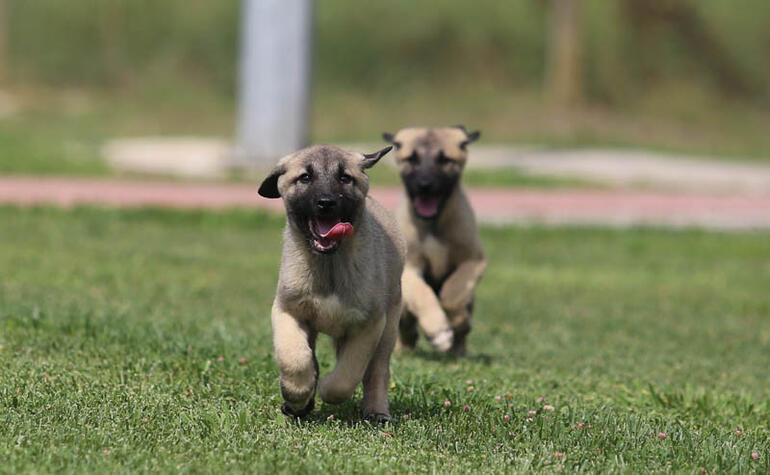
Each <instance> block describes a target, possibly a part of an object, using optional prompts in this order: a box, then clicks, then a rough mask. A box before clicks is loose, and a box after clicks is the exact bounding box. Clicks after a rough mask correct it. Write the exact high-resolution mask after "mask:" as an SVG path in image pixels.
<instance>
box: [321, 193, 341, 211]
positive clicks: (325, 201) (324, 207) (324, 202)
mask: <svg viewBox="0 0 770 475" xmlns="http://www.w3.org/2000/svg"><path fill="white" fill-rule="evenodd" d="M316 205H317V206H318V209H319V210H321V211H329V210H332V209H334V208H335V207H336V206H337V200H335V199H334V198H331V197H329V196H322V197H321V198H318V200H316Z"/></svg>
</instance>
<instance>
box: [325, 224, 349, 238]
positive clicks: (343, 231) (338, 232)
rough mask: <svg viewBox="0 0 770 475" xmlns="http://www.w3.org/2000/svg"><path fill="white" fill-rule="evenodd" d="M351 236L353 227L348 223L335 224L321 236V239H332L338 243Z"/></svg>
mask: <svg viewBox="0 0 770 475" xmlns="http://www.w3.org/2000/svg"><path fill="white" fill-rule="evenodd" d="M352 235H353V225H352V224H350V223H337V224H335V225H334V227H333V228H331V229H330V230H329V231H328V232H327V233H326V234H321V237H322V238H325V239H334V240H335V241H339V240H340V239H342V238H346V237H350V236H352Z"/></svg>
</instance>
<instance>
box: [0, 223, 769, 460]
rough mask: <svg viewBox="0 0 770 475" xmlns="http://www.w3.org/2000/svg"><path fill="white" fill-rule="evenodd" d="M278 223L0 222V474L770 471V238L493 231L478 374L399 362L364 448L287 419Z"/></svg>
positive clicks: (334, 422) (418, 355) (425, 361)
mask: <svg viewBox="0 0 770 475" xmlns="http://www.w3.org/2000/svg"><path fill="white" fill-rule="evenodd" d="M282 221H283V220H282V219H281V218H276V217H271V216H267V215H263V214H254V213H251V212H246V211H232V212H227V213H208V212H172V211H160V210H139V211H112V210H100V209H76V210H74V211H61V210H54V209H45V208H42V209H16V208H0V222H2V223H3V225H2V226H0V269H3V272H2V273H1V274H0V459H1V460H3V469H4V470H6V471H9V472H22V471H25V472H48V471H65V472H103V471H110V472H113V471H126V470H129V471H134V470H142V471H149V470H160V471H163V472H167V471H191V472H222V471H233V470H237V471H252V472H253V471H259V472H274V471H276V472H291V473H308V472H319V471H322V472H372V471H374V472H379V473H385V472H388V473H392V472H407V471H408V472H471V471H472V472H479V471H481V472H490V473H499V472H514V471H515V472H524V471H549V472H550V471H556V470H561V469H562V468H563V469H565V470H568V471H591V472H596V471H629V472H635V473H636V472H645V473H646V472H658V471H666V472H697V471H699V468H700V467H706V468H707V469H708V471H709V472H711V473H721V472H728V471H729V472H757V473H762V472H767V471H769V470H770V465H768V463H769V462H768V460H769V459H770V453H769V452H768V446H769V445H770V444H769V442H770V435H769V434H768V427H770V403H768V398H767V391H768V384H769V383H770V380H768V374H767V371H766V368H768V367H770V320H769V319H768V316H770V298H768V295H767V288H768V285H770V267H768V262H769V261H770V241H768V239H767V235H764V234H719V233H706V232H701V231H696V230H685V231H676V232H673V231H662V230H652V229H636V230H629V231H616V230H603V229H578V228H563V229H541V228H536V227H535V228H487V229H484V230H483V239H484V243H485V246H486V248H487V251H488V253H489V257H490V263H491V265H490V269H489V272H488V273H487V275H486V276H485V278H484V280H483V282H482V284H481V286H480V288H479V292H478V298H477V313H476V318H475V327H474V331H473V333H472V334H471V337H470V355H469V357H468V358H466V359H460V360H455V359H451V358H446V357H441V356H438V355H435V354H434V353H432V352H431V351H429V350H427V349H426V347H425V346H424V344H423V343H421V345H423V346H422V347H421V348H420V349H419V350H418V351H416V352H415V353H413V354H407V355H398V356H396V357H394V359H393V382H394V387H393V388H392V389H391V401H392V407H393V412H394V414H395V415H396V416H398V417H400V418H401V420H400V422H399V423H398V424H397V425H394V426H386V427H372V426H369V425H368V424H364V423H360V422H358V408H359V406H360V393H359V394H357V395H356V396H355V397H354V400H353V401H351V402H348V403H345V404H343V405H341V406H328V405H324V404H320V405H319V407H318V408H317V409H316V411H315V412H314V413H313V414H312V416H311V417H310V419H309V420H308V421H306V422H301V423H294V422H292V421H289V420H287V419H285V418H284V416H282V415H281V414H280V411H279V409H278V408H279V403H280V394H279V390H278V384H277V372H276V368H275V364H274V362H273V360H272V347H271V338H270V324H269V317H268V315H269V308H270V302H271V299H272V297H273V293H274V289H275V282H276V278H277V275H276V273H277V269H278V257H279V253H280V237H281V225H282ZM319 353H320V365H321V371H322V372H326V371H329V370H330V369H331V367H332V364H333V351H332V348H331V345H329V344H328V341H327V340H326V339H323V340H322V344H321V345H320V348H319ZM220 357H221V360H220ZM241 358H244V360H243V364H242V363H241V362H240V359H241ZM496 396H501V397H500V398H499V399H498V398H496ZM539 397H546V398H547V399H546V400H545V401H542V400H538V398H539ZM445 400H449V401H450V405H449V406H445ZM466 405H467V406H468V410H467V411H466V410H464V406H466ZM550 406H553V410H551V407H550ZM529 411H534V414H529ZM332 414H333V415H334V417H333V418H332V417H331V415H332ZM403 415H408V419H404V418H402V416H403ZM506 415H508V416H509V418H508V419H506V418H505V416H506ZM580 424H582V425H580ZM736 430H739V431H740V433H736ZM659 433H664V434H665V436H666V437H665V438H660V437H659V436H658V434H659ZM754 451H756V452H758V457H759V460H758V461H754V460H752V458H751V453H752V452H754ZM557 452H559V453H561V454H563V456H562V457H559V456H558V455H557Z"/></svg>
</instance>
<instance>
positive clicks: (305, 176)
mask: <svg viewBox="0 0 770 475" xmlns="http://www.w3.org/2000/svg"><path fill="white" fill-rule="evenodd" d="M312 178H313V177H311V176H310V173H303V174H302V175H300V176H299V178H297V181H299V182H300V183H305V184H308V183H310V180H311V179H312Z"/></svg>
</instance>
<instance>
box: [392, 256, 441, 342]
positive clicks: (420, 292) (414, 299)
mask: <svg viewBox="0 0 770 475" xmlns="http://www.w3.org/2000/svg"><path fill="white" fill-rule="evenodd" d="M401 291H402V293H403V295H404V306H405V307H406V309H407V310H408V311H409V312H410V313H412V314H413V315H415V316H416V317H417V323H418V324H419V325H420V328H421V329H422V331H423V332H424V333H425V336H426V337H427V338H428V341H430V343H431V345H433V346H434V347H435V348H436V349H437V350H439V351H446V350H448V349H449V347H450V346H451V345H452V330H451V328H450V326H449V320H448V319H447V316H446V314H445V313H444V310H443V309H442V308H441V302H439V300H438V297H436V293H435V292H433V289H432V288H431V287H430V286H429V285H428V284H427V282H425V280H424V279H423V278H422V275H420V272H419V270H418V269H417V268H415V267H414V266H410V265H407V266H406V267H405V268H404V273H403V275H402V276H401Z"/></svg>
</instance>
